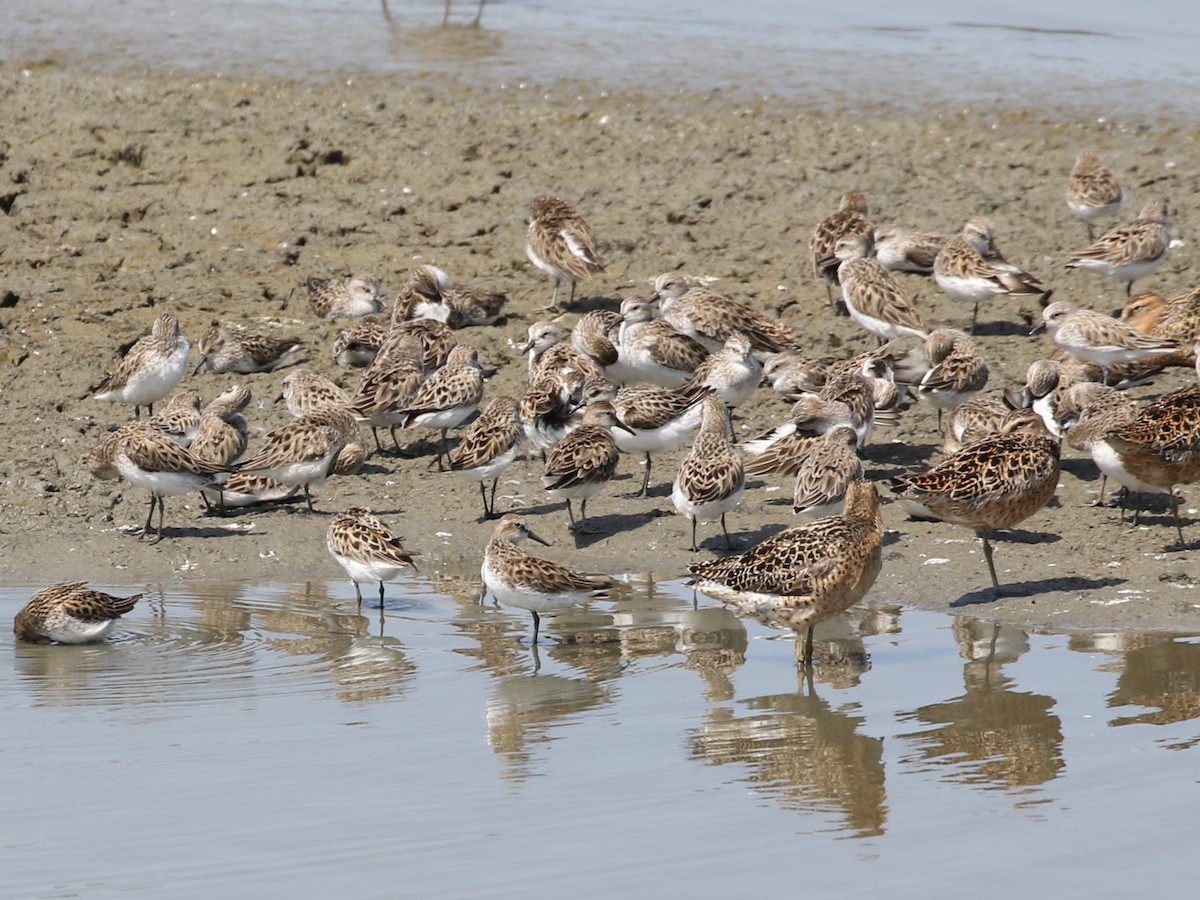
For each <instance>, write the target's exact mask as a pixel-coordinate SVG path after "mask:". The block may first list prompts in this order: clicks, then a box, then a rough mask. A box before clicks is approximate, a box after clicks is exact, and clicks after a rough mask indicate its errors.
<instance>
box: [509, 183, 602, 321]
mask: <svg viewBox="0 0 1200 900" xmlns="http://www.w3.org/2000/svg"><path fill="white" fill-rule="evenodd" d="M525 255H526V256H528V257H529V261H530V262H531V263H533V264H534V265H535V266H537V267H538V268H539V269H541V270H542V271H543V272H545V273H546V274H547V275H549V276H550V277H551V278H553V279H554V294H553V296H552V297H551V298H550V308H551V309H554V308H556V305H557V303H558V286H559V284H561V283H562V282H564V281H567V282H570V284H571V296H570V298H569V299H568V301H567V302H568V304H570V303H573V302H574V301H575V284H576V282H578V281H580V280H581V279H583V278H587V277H588V276H589V275H593V274H595V273H597V272H603V271H604V260H603V259H601V257H600V254H599V253H598V252H597V251H596V236H595V234H593V233H592V228H591V226H590V225H588V223H587V222H585V221H584V219H583V217H582V216H580V215H579V213H578V212H576V211H575V207H573V206H571V204H569V203H567V202H566V201H565V200H562V199H561V198H559V197H555V196H553V195H552V194H542V195H541V196H539V197H534V198H533V202H532V203H531V204H530V207H529V233H528V235H527V237H526V241H525Z"/></svg>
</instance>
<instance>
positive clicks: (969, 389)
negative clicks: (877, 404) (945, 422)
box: [917, 328, 988, 429]
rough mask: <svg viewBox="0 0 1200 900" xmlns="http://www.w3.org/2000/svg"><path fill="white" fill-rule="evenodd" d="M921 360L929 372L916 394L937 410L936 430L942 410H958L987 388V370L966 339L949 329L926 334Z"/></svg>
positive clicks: (976, 351) (940, 424) (981, 358)
mask: <svg viewBox="0 0 1200 900" xmlns="http://www.w3.org/2000/svg"><path fill="white" fill-rule="evenodd" d="M925 357H926V359H927V360H928V361H929V370H928V371H926V372H925V374H924V375H922V376H921V381H920V384H919V385H918V387H917V393H918V395H919V396H921V397H923V398H925V399H926V400H928V401H929V402H930V403H932V404H933V405H934V406H936V407H937V411H938V428H939V429H940V428H941V427H942V411H943V410H947V409H948V410H953V409H955V408H956V407H958V406H961V405H962V404H963V403H965V402H966V401H967V400H969V399H971V398H972V397H973V396H975V395H976V394H978V393H979V392H980V391H982V390H983V389H984V387H986V386H987V381H988V367H987V363H985V362H984V361H983V357H981V356H980V355H979V349H978V348H977V347H976V346H975V342H974V341H973V340H971V338H970V336H969V335H967V334H966V332H963V331H958V330H956V329H953V328H937V329H935V330H933V331H931V332H930V333H929V336H928V337H927V338H926V339H925Z"/></svg>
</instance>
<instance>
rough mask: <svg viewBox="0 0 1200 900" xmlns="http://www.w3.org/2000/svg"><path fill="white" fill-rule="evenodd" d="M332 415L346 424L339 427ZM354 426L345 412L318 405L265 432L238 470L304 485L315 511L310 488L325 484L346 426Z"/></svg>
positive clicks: (305, 493) (345, 439) (306, 497)
mask: <svg viewBox="0 0 1200 900" xmlns="http://www.w3.org/2000/svg"><path fill="white" fill-rule="evenodd" d="M333 417H336V418H337V419H338V420H339V421H340V420H341V419H344V420H345V422H346V424H345V425H342V426H341V427H339V424H338V422H334V421H330V419H331V418H333ZM353 428H354V420H353V419H352V418H351V416H350V414H349V413H348V412H345V411H343V410H336V409H335V408H334V407H322V408H319V409H317V410H315V411H313V412H311V413H308V414H306V415H303V416H301V417H300V418H299V419H297V420H296V421H295V422H291V423H289V424H287V425H284V426H283V427H282V428H276V429H275V430H274V431H272V432H271V433H270V434H268V435H267V436H266V437H265V438H264V439H263V443H262V446H261V447H260V448H259V451H258V452H257V453H255V454H254V455H253V456H252V457H251V458H250V459H248V460H246V461H244V462H243V463H241V464H240V465H239V467H238V470H239V471H240V472H245V473H254V474H258V475H265V476H266V477H268V478H272V479H274V480H275V481H280V482H283V483H284V484H294V485H298V486H300V487H303V488H304V500H305V502H306V503H307V504H308V511H309V512H314V509H313V501H312V493H311V491H310V487H311V486H313V485H321V484H324V483H325V479H326V478H328V477H329V475H330V472H331V469H332V467H333V462H334V459H335V458H336V457H337V455H338V453H339V452H340V451H341V450H342V448H343V447H344V446H345V445H346V443H347V434H348V429H353Z"/></svg>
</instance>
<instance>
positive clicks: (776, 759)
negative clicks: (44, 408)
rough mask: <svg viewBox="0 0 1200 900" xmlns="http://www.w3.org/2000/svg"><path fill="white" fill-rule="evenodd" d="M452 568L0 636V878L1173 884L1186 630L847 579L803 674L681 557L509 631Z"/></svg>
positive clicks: (83, 883) (133, 889)
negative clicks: (606, 595) (1052, 615)
mask: <svg viewBox="0 0 1200 900" xmlns="http://www.w3.org/2000/svg"><path fill="white" fill-rule="evenodd" d="M32 590H33V589H32V588H28V587H21V588H6V589H4V590H3V591H0V597H2V600H3V608H4V609H6V610H10V611H12V612H15V610H16V609H17V608H19V606H20V604H21V603H23V602H24V600H25V599H26V598H27V597H28V596H29V594H30V593H31V592H32ZM476 593H477V588H476V587H474V586H473V585H471V584H468V583H462V582H452V581H440V582H429V581H426V580H421V579H414V580H410V581H407V582H403V583H401V584H397V585H393V586H390V587H389V598H388V607H387V609H386V610H385V614H384V617H383V620H382V622H381V621H380V619H379V612H378V610H377V609H371V608H364V610H363V614H362V615H359V614H358V613H357V611H356V609H355V605H354V600H353V591H352V589H351V588H350V586H349V585H348V584H342V583H334V584H332V585H325V584H311V585H286V584H274V585H249V584H237V583H233V584H207V585H204V586H202V587H196V586H193V585H188V586H168V587H165V588H155V589H153V590H152V591H151V592H150V593H148V594H147V597H146V598H145V599H143V601H142V603H141V604H140V605H139V606H138V607H137V608H136V609H135V610H134V612H133V613H132V614H131V615H130V616H128V617H127V618H126V619H125V620H123V622H122V623H121V627H120V629H119V631H118V633H117V636H116V638H115V639H114V640H112V641H110V642H109V643H107V644H102V645H93V646H85V647H58V646H51V647H47V646H31V645H20V646H16V647H14V646H12V637H11V634H6V635H5V636H4V637H3V642H2V643H3V644H4V646H0V653H3V654H4V655H5V658H7V659H8V660H9V662H10V664H9V665H7V666H4V667H0V717H2V720H3V722H4V723H5V736H6V739H5V741H4V742H3V745H2V746H3V749H2V753H0V759H2V762H3V765H2V766H0V795H2V796H3V797H4V810H5V816H4V820H5V827H4V829H3V839H2V840H0V871H3V872H4V873H5V877H4V879H3V884H2V885H0V895H3V896H13V897H27V898H28V897H51V896H79V895H84V896H107V895H112V894H120V895H122V896H130V895H132V896H147V897H161V896H165V895H166V893H167V892H168V891H169V892H170V895H171V896H175V897H184V896H189V897H211V896H214V895H217V893H218V892H228V893H230V894H231V895H233V896H251V895H253V896H261V895H264V894H265V895H283V894H288V895H304V896H359V897H366V896H397V895H404V896H435V895H436V896H444V897H453V896H481V895H487V896H494V897H508V896H512V897H518V896H520V897H528V896H538V895H542V896H562V895H564V894H567V893H569V894H570V895H571V896H573V897H601V896H613V895H615V894H617V893H618V892H625V893H628V894H630V895H633V896H649V895H656V894H657V895H666V896H671V895H673V894H677V893H678V892H679V889H680V887H681V886H682V885H687V886H688V888H687V889H688V893H690V894H696V895H698V896H751V895H753V893H754V892H757V891H771V892H778V890H779V889H780V886H781V885H783V884H787V883H792V882H794V883H796V884H797V885H798V886H799V885H803V887H804V889H805V890H808V891H810V892H813V893H814V895H815V896H830V895H832V894H833V893H834V892H835V891H836V892H837V893H838V894H839V895H841V896H865V895H867V894H870V895H871V896H876V895H878V891H879V887H880V886H881V885H887V893H888V895H889V896H894V897H916V896H922V897H924V896H929V894H930V892H931V889H932V891H933V893H934V894H937V893H940V892H942V891H944V890H948V889H950V887H951V886H953V885H959V886H968V885H969V887H970V889H971V892H972V895H973V896H1012V895H1014V894H1015V892H1017V891H1020V890H1024V889H1025V888H1026V887H1027V886H1028V885H1030V884H1036V885H1038V888H1039V891H1041V890H1045V891H1046V892H1051V891H1062V892H1066V893H1068V894H1070V895H1073V896H1100V895H1104V896H1116V895H1133V894H1135V893H1141V892H1142V891H1143V890H1144V889H1145V885H1147V884H1150V883H1153V884H1154V886H1155V888H1156V889H1158V890H1164V891H1168V892H1169V891H1171V890H1172V889H1176V890H1179V891H1184V890H1188V889H1190V887H1191V883H1192V881H1193V880H1194V864H1193V863H1192V862H1191V859H1192V849H1191V839H1190V834H1191V828H1190V824H1191V818H1192V810H1193V808H1194V805H1195V800H1196V793H1197V787H1196V777H1195V756H1194V750H1193V747H1194V745H1195V744H1196V742H1197V740H1198V739H1200V724H1198V722H1197V715H1198V714H1200V641H1197V640H1196V639H1194V638H1190V637H1181V636H1178V635H1174V636H1165V635H1151V634H1108V635H1087V636H1084V635H1074V636H1064V635H1055V634H1026V633H1024V632H1021V631H1018V630H1016V629H1012V628H1007V627H995V626H992V625H990V624H985V623H983V622H980V621H978V620H975V619H972V618H969V617H953V618H952V617H948V616H944V615H940V614H935V613H929V612H918V611H913V610H908V609H901V608H899V607H895V606H888V605H881V604H876V605H870V606H864V607H862V608H856V609H855V610H852V611H851V612H850V613H849V614H847V615H844V616H841V617H838V618H836V619H833V620H831V621H829V622H826V623H823V624H822V625H821V626H820V627H819V628H818V632H817V653H818V663H819V665H818V667H817V669H816V673H815V678H814V679H813V680H812V682H811V683H806V680H805V679H804V678H803V677H801V676H800V674H799V673H798V671H797V668H796V664H795V642H794V641H793V640H792V639H791V636H790V634H785V633H781V632H777V631H773V630H770V629H767V628H765V627H764V626H761V625H759V624H758V623H757V622H754V621H743V620H739V619H737V618H735V617H734V616H733V615H732V614H730V613H729V612H727V611H726V610H725V609H723V608H722V607H720V606H719V605H718V604H716V603H715V602H714V601H711V600H709V599H707V598H705V597H703V596H701V597H699V598H693V595H692V593H691V591H690V590H689V589H687V588H686V587H684V586H683V585H681V584H680V583H678V582H668V583H661V584H653V583H648V582H646V581H645V580H643V579H631V580H630V583H629V585H628V587H627V588H626V589H623V590H620V591H619V592H618V595H617V597H616V599H615V600H614V601H612V602H607V603H596V604H593V605H592V607H590V608H589V609H586V610H579V611H570V612H568V613H564V614H563V615H562V616H560V617H559V618H558V619H557V620H555V621H552V622H551V621H549V620H548V621H547V624H546V626H545V631H544V634H545V635H546V637H545V638H544V643H543V646H541V647H540V648H538V649H534V648H531V647H530V646H529V644H528V643H527V639H528V635H529V631H530V621H529V618H528V616H527V614H525V613H523V612H521V611H515V610H509V609H502V608H497V607H494V606H492V605H491V604H490V602H489V603H487V604H484V605H480V604H479V603H477V602H476ZM694 603H695V604H696V605H695V606H694V605H693V604H694ZM1105 859H1114V860H1115V859H1120V861H1121V864H1120V865H1105V864H1103V861H1104V860H1105ZM851 867H853V868H851Z"/></svg>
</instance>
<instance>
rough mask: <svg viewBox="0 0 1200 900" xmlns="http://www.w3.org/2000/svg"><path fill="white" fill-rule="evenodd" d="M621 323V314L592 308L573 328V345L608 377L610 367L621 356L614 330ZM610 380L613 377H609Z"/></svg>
mask: <svg viewBox="0 0 1200 900" xmlns="http://www.w3.org/2000/svg"><path fill="white" fill-rule="evenodd" d="M620 324H621V314H620V313H615V312H613V311H612V310H611V309H592V310H588V311H587V312H585V313H584V314H583V315H582V316H580V317H579V319H578V320H577V321H576V322H575V327H574V328H572V329H571V346H572V347H574V348H575V349H576V350H578V351H579V352H580V353H582V354H583V355H584V356H588V357H591V359H592V361H593V362H594V363H595V364H596V365H598V366H600V367H601V368H602V369H603V370H604V373H605V377H608V375H609V374H610V373H609V367H610V366H612V365H613V364H615V363H616V361H617V359H618V358H619V356H620V352H619V350H618V349H617V345H616V343H614V341H613V338H612V332H613V331H615V330H616V329H617V327H618V326H619V325H620ZM609 380H610V381H611V380H613V379H611V378H610V379H609Z"/></svg>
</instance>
